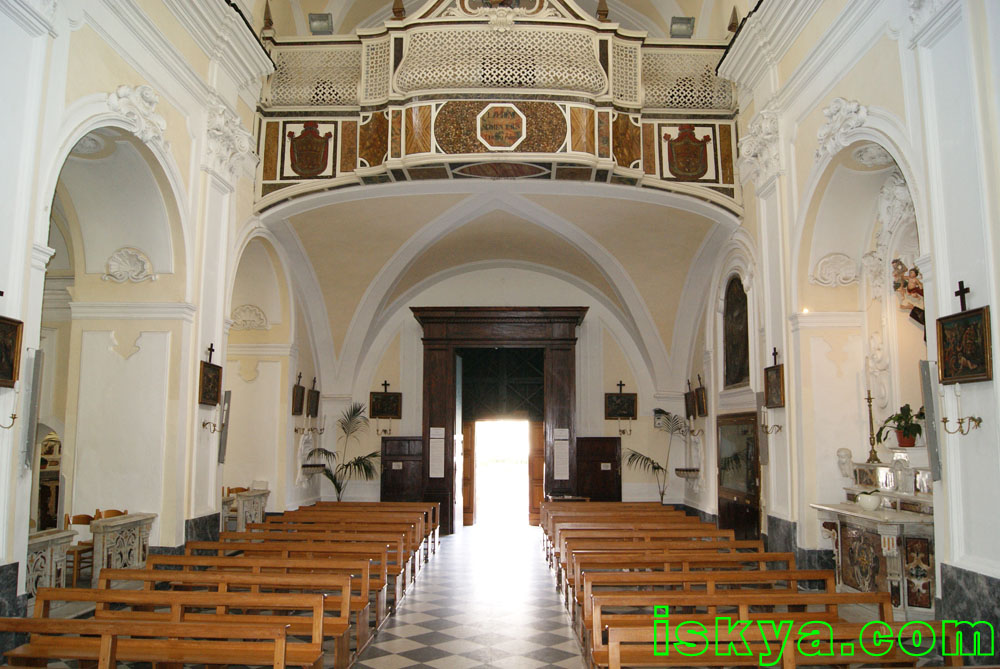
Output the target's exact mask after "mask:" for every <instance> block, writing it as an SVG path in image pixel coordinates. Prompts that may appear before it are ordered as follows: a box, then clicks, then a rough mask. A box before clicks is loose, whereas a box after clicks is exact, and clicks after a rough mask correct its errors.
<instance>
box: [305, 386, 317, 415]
mask: <svg viewBox="0 0 1000 669" xmlns="http://www.w3.org/2000/svg"><path fill="white" fill-rule="evenodd" d="M306 416H308V417H309V418H317V417H318V416H319V391H318V390H316V389H312V390H307V391H306Z"/></svg>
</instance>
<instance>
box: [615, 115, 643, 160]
mask: <svg viewBox="0 0 1000 669" xmlns="http://www.w3.org/2000/svg"><path fill="white" fill-rule="evenodd" d="M613 147H614V154H615V162H617V163H618V164H619V165H620V166H621V167H633V166H634V164H635V163H636V162H637V161H639V160H641V159H642V130H641V129H640V128H639V126H637V125H636V124H635V123H633V122H632V117H631V116H629V115H628V114H618V118H616V119H615V123H614V145H613Z"/></svg>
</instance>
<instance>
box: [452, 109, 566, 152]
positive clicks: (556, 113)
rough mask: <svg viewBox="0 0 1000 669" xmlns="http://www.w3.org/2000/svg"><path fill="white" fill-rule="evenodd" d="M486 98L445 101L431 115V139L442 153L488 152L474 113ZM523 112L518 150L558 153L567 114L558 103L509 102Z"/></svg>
mask: <svg viewBox="0 0 1000 669" xmlns="http://www.w3.org/2000/svg"><path fill="white" fill-rule="evenodd" d="M488 104H491V103H488V102H482V101H460V102H448V103H446V104H445V105H444V106H442V107H441V109H440V110H439V111H438V113H437V116H436V117H435V119H434V139H435V140H437V143H438V146H440V147H441V150H442V151H444V152H445V153H450V154H456V153H489V152H490V150H489V149H488V148H486V146H485V145H484V144H483V143H482V142H480V141H479V138H478V137H477V129H476V117H477V116H478V115H479V113H480V112H481V111H483V109H485V108H486V106H487V105H488ZM510 104H511V105H512V106H514V107H517V108H518V109H519V110H520V111H521V113H522V114H524V116H525V119H526V120H527V124H526V127H525V137H524V141H522V142H521V143H520V144H519V145H518V147H517V151H518V152H525V153H557V152H559V151H560V149H562V148H563V145H564V144H565V143H566V116H565V115H564V114H563V112H562V109H560V108H559V106H558V105H555V104H552V103H549V102H517V103H510Z"/></svg>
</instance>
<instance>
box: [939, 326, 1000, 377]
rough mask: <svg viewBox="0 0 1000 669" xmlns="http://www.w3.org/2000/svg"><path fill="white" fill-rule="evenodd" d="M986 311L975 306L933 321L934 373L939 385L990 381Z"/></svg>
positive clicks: (991, 361) (989, 347) (991, 366)
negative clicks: (936, 367) (935, 350)
mask: <svg viewBox="0 0 1000 669" xmlns="http://www.w3.org/2000/svg"><path fill="white" fill-rule="evenodd" d="M990 336H991V335H990V308H989V307H979V308H978V309H969V310H968V311H961V312H959V313H957V314H952V315H951V316H944V317H942V318H939V319H937V338H938V373H939V375H940V377H941V383H943V384H951V383H969V382H971V381H989V380H990V379H992V378H993V352H992V350H991V344H990V341H991V340H990Z"/></svg>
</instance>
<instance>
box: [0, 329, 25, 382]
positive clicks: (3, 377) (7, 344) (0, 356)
mask: <svg viewBox="0 0 1000 669" xmlns="http://www.w3.org/2000/svg"><path fill="white" fill-rule="evenodd" d="M23 327H24V323H22V322H21V321H17V320H14V319H13V318H5V317H3V316H0V387H2V388H13V387H14V384H15V383H16V382H17V374H18V370H20V369H21V330H22V328H23Z"/></svg>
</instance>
